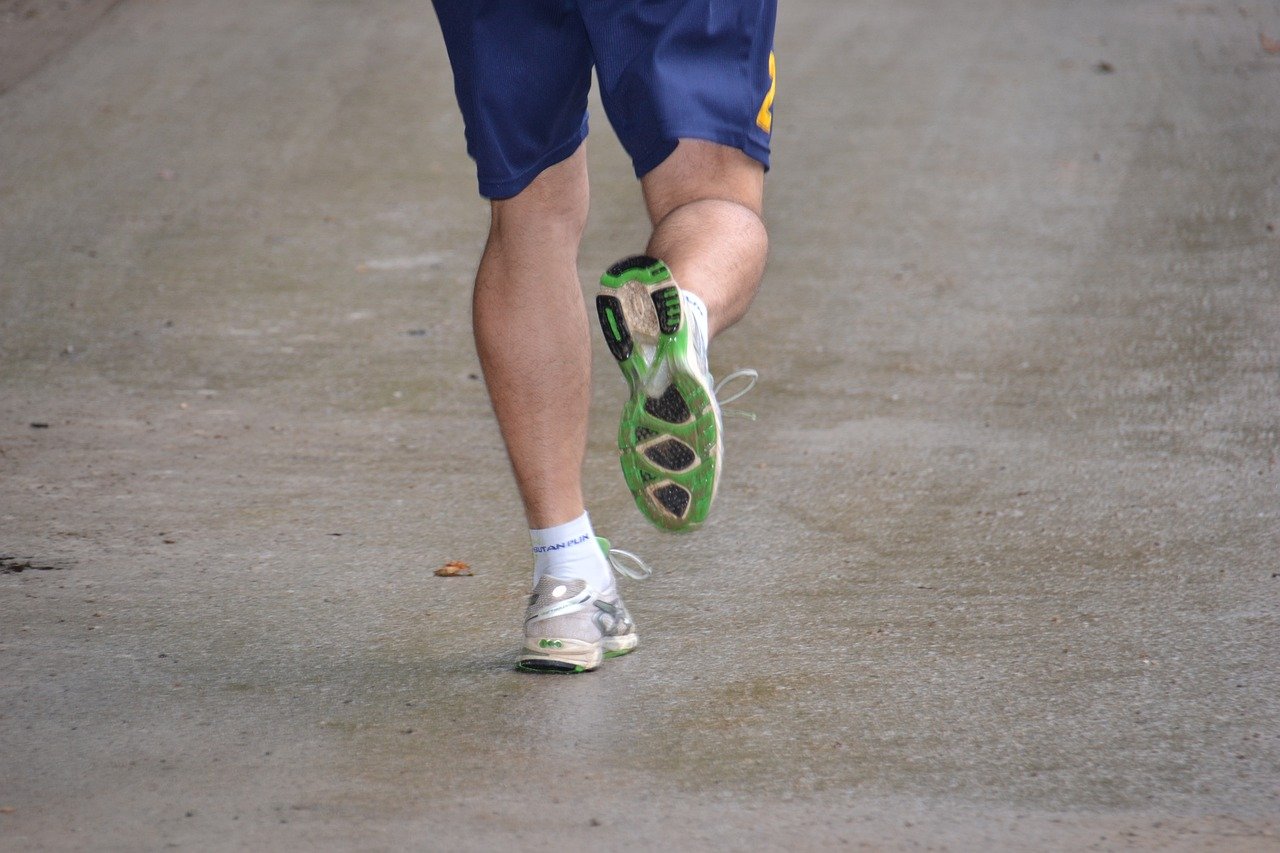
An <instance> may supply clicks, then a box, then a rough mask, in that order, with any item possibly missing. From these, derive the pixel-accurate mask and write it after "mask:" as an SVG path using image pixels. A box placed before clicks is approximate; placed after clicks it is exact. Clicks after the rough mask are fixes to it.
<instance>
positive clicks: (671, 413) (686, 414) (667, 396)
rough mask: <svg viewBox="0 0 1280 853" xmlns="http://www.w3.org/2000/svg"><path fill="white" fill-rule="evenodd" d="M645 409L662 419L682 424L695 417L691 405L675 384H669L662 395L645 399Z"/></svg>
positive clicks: (670, 422)
mask: <svg viewBox="0 0 1280 853" xmlns="http://www.w3.org/2000/svg"><path fill="white" fill-rule="evenodd" d="M644 410H645V411H646V412H648V413H649V414H651V415H653V416H654V417H655V418H657V419H658V420H660V421H666V422H667V423H669V424H682V423H684V422H685V421H687V420H689V419H690V418H692V417H693V414H692V413H691V412H690V411H689V406H688V405H687V404H686V403H685V401H684V398H683V397H681V396H680V390H679V389H678V388H676V386H675V385H668V386H667V390H666V391H663V392H662V396H661V397H650V398H649V399H647V400H645V401H644Z"/></svg>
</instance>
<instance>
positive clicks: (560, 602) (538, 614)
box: [517, 536, 650, 673]
mask: <svg viewBox="0 0 1280 853" xmlns="http://www.w3.org/2000/svg"><path fill="white" fill-rule="evenodd" d="M596 542H598V543H599V544H600V548H601V550H603V551H604V553H605V557H606V558H607V559H608V560H609V565H610V566H611V567H612V568H613V570H614V571H616V572H617V573H618V574H622V575H626V576H627V577H629V578H635V579H636V580H643V579H644V578H647V577H649V575H650V571H649V567H648V566H646V565H645V564H644V561H643V560H641V559H640V558H639V557H637V556H636V555H635V554H632V553H631V552H629V551H623V550H620V549H618V548H611V547H610V546H609V540H607V539H603V538H601V537H599V536H597V537H596ZM637 642H639V640H638V638H637V637H636V623H635V621H634V620H632V618H631V614H630V613H628V612H627V607H626V605H625V604H623V603H622V598H621V597H620V596H619V595H618V592H617V589H616V588H615V589H614V590H612V591H610V592H608V593H602V592H600V591H599V590H596V589H592V588H591V587H590V586H588V585H587V582H586V581H584V580H562V579H560V578H556V577H550V576H548V577H544V578H542V580H540V581H538V585H537V586H535V587H534V588H533V594H532V595H530V596H529V607H528V609H527V610H526V611H525V615H524V648H523V649H522V650H521V652H520V660H519V662H518V664H517V666H519V668H520V669H525V670H530V671H533V672H565V673H573V672H588V671H590V670H593V669H595V668H596V667H598V666H600V663H601V661H602V660H604V659H605V658H612V657H618V656H619V655H625V654H626V653H627V652H629V651H632V650H633V649H635V647H636V644H637Z"/></svg>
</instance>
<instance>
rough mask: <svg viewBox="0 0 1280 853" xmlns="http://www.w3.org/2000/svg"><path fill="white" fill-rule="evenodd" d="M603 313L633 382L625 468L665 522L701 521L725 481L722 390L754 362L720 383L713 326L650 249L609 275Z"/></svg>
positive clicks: (642, 501) (622, 452)
mask: <svg viewBox="0 0 1280 853" xmlns="http://www.w3.org/2000/svg"><path fill="white" fill-rule="evenodd" d="M596 313H597V314H598V315H599V318H600V328H601V330H602V331H603V332H604V338H605V342H606V343H607V344H608V345H609V352H610V353H611V354H612V355H613V357H614V358H615V359H616V360H617V361H618V366H619V367H620V368H621V369H622V375H623V376H625V377H626V380H627V384H628V385H629V386H630V397H629V398H628V399H627V401H626V403H624V404H623V407H622V419H621V421H620V423H619V425H618V452H619V458H620V461H621V463H622V474H623V477H625V478H626V481H627V487H628V488H629V489H630V490H631V494H632V496H633V497H634V498H635V501H636V506H638V507H639V508H640V512H641V513H643V514H644V516H645V517H646V518H648V519H649V521H651V522H653V524H655V525H656V526H658V527H661V528H664V529H666V530H676V531H687V530H694V529H696V528H697V527H699V526H700V525H701V524H702V523H703V522H704V521H705V520H706V518H707V513H708V512H710V510H711V503H712V501H713V500H714V499H715V496H716V489H717V488H718V486H719V483H720V467H721V464H722V462H723V457H724V445H723V441H722V438H721V434H722V432H723V424H722V416H721V408H720V402H718V401H717V399H716V392H717V391H718V390H719V389H720V388H722V387H723V386H724V385H725V384H727V383H728V382H730V381H733V380H735V379H738V378H743V377H745V378H749V379H750V380H751V384H750V385H748V386H747V387H745V388H743V389H742V390H741V391H739V392H738V393H737V394H734V395H733V396H732V397H730V398H728V399H726V400H725V401H724V402H729V401H730V400H736V399H737V398H738V397H740V396H742V395H743V394H745V393H746V392H747V391H749V390H750V389H751V386H752V385H754V384H755V377H756V373H755V371H754V370H740V371H737V372H735V373H733V374H731V375H730V376H727V377H725V380H724V381H723V382H721V384H720V385H719V386H716V385H714V384H713V382H712V378H711V371H710V370H709V369H708V366H707V349H706V346H707V343H706V342H707V330H706V329H704V328H701V323H702V318H701V316H700V315H699V313H698V312H696V311H687V310H685V305H684V299H683V298H682V295H681V292H680V288H679V287H678V286H677V285H676V282H675V280H674V279H673V278H672V276H671V271H670V270H668V269H667V265H666V264H664V263H663V262H662V261H660V260H658V259H656V258H651V257H648V256H645V255H638V256H636V257H633V258H627V259H626V260H622V261H619V262H618V263H616V264H614V265H613V266H612V267H610V268H609V270H608V271H607V272H606V273H605V274H604V276H603V277H601V279H600V293H599V294H598V295H597V296H596Z"/></svg>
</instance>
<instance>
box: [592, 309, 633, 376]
mask: <svg viewBox="0 0 1280 853" xmlns="http://www.w3.org/2000/svg"><path fill="white" fill-rule="evenodd" d="M610 311H612V312H613V320H614V323H616V324H617V327H618V335H619V337H618V338H614V336H613V328H612V327H611V326H610V325H609V316H608V313H607V312H610ZM596 316H597V317H599V319H600V329H601V331H603V332H604V342H605V343H606V344H608V345H609V353H610V355H612V356H613V357H614V358H615V359H617V360H618V361H626V360H627V359H628V358H630V357H631V349H632V344H631V330H630V329H629V328H627V318H626V317H625V316H623V314H622V302H621V300H619V299H618V297H616V296H607V295H605V294H603V293H602V294H600V295H599V296H597V297H596Z"/></svg>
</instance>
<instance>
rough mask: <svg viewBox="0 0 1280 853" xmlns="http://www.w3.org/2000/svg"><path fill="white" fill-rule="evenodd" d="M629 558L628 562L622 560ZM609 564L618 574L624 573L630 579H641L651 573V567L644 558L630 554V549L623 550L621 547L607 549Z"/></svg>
mask: <svg viewBox="0 0 1280 853" xmlns="http://www.w3.org/2000/svg"><path fill="white" fill-rule="evenodd" d="M624 559H625V560H629V561H630V564H628V563H626V562H623V560H624ZM609 565H610V566H612V567H613V570H614V571H615V572H617V573H618V574H620V575H625V576H626V577H629V578H631V579H632V580H637V581H642V580H644V579H645V578H647V577H649V576H650V575H652V574H653V569H651V568H649V566H648V564H647V563H645V561H644V560H642V559H640V558H639V557H637V556H636V555H635V554H632V553H631V552H630V551H623V550H622V549H621V548H610V549H609Z"/></svg>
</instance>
